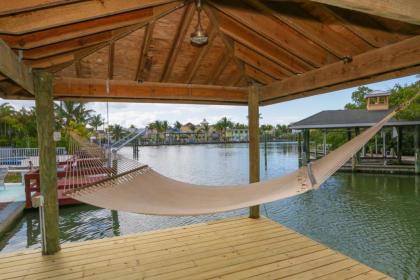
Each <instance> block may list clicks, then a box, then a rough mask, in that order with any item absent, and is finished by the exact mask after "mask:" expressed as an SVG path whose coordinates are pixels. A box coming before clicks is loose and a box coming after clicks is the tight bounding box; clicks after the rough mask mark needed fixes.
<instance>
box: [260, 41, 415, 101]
mask: <svg viewBox="0 0 420 280" xmlns="http://www.w3.org/2000/svg"><path fill="white" fill-rule="evenodd" d="M418 66H420V36H415V37H413V38H410V39H407V40H404V41H401V42H399V43H396V44H393V45H389V46H386V47H383V48H380V49H375V50H371V51H368V52H366V53H363V54H360V55H357V56H354V57H353V59H352V61H351V62H350V63H347V64H345V63H343V62H337V63H333V64H330V65H327V66H324V67H322V68H320V69H317V70H312V71H309V72H307V73H305V74H302V75H299V76H294V77H290V78H287V79H284V80H282V81H278V82H274V83H272V84H271V85H268V86H266V87H264V88H263V89H262V100H263V102H265V104H272V103H275V102H280V101H284V100H290V98H293V97H295V98H299V97H303V96H308V95H310V94H308V92H312V94H311V95H315V94H320V93H325V92H328V91H330V90H331V87H333V86H334V87H335V90H337V89H343V88H346V87H349V85H351V86H357V85H360V84H362V83H363V82H364V81H366V79H369V78H374V77H375V76H378V77H381V76H382V77H388V76H389V73H392V72H395V73H401V75H407V70H405V71H403V70H404V69H413V70H415V69H417V71H418ZM414 73H415V72H414ZM397 76H398V75H397ZM340 85H342V86H340ZM305 93H306V94H305Z"/></svg>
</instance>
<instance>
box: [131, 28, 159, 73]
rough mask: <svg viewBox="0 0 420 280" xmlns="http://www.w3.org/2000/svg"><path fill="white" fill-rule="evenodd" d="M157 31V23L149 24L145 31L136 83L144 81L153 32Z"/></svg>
mask: <svg viewBox="0 0 420 280" xmlns="http://www.w3.org/2000/svg"><path fill="white" fill-rule="evenodd" d="M154 29H155V22H154V21H152V22H149V23H148V24H147V25H146V28H145V31H144V37H143V42H142V45H141V49H140V55H139V62H138V65H137V72H136V79H135V80H136V81H143V80H144V76H143V74H144V73H143V72H144V66H145V64H146V59H147V53H148V50H149V47H150V43H151V42H152V38H153V30H154Z"/></svg>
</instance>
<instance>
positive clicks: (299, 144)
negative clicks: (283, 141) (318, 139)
mask: <svg viewBox="0 0 420 280" xmlns="http://www.w3.org/2000/svg"><path fill="white" fill-rule="evenodd" d="M297 148H298V165H299V167H301V166H302V136H301V133H300V132H299V133H298V147H297Z"/></svg>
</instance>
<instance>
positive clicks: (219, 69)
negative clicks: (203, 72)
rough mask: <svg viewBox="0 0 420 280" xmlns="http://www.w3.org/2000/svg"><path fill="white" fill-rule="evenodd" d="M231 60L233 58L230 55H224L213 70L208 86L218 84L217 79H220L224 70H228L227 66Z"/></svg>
mask: <svg viewBox="0 0 420 280" xmlns="http://www.w3.org/2000/svg"><path fill="white" fill-rule="evenodd" d="M231 59H232V58H231V56H230V55H229V54H228V53H224V54H223V55H221V56H220V58H219V60H218V61H217V63H216V64H215V65H214V67H213V69H212V70H211V71H210V75H209V77H208V80H207V84H209V85H212V84H214V83H215V82H217V79H219V76H220V75H221V74H222V72H223V70H224V69H225V68H226V65H228V63H229V62H230V61H231Z"/></svg>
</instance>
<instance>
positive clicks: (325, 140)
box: [322, 128, 327, 156]
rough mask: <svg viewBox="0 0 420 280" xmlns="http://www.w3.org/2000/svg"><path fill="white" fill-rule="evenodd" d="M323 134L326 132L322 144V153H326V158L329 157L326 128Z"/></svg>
mask: <svg viewBox="0 0 420 280" xmlns="http://www.w3.org/2000/svg"><path fill="white" fill-rule="evenodd" d="M323 132H324V139H323V142H322V151H323V153H324V156H326V155H327V129H326V128H325V129H324V131H323Z"/></svg>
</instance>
